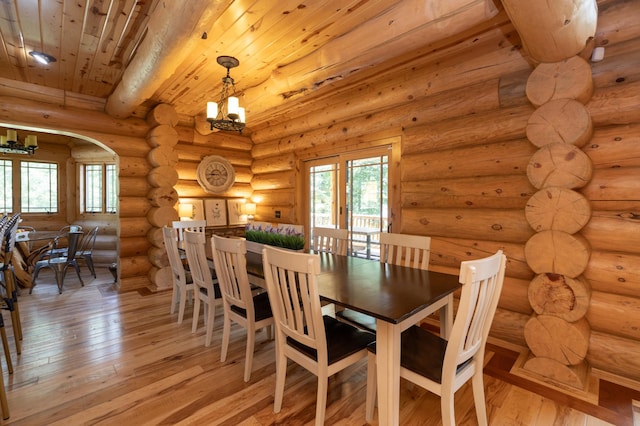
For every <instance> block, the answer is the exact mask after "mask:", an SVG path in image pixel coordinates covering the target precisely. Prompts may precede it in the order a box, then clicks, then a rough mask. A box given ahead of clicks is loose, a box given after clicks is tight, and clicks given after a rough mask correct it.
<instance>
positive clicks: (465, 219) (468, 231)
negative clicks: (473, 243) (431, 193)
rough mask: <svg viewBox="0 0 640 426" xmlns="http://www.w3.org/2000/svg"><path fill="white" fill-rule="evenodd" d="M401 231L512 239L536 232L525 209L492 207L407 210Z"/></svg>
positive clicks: (522, 240)
mask: <svg viewBox="0 0 640 426" xmlns="http://www.w3.org/2000/svg"><path fill="white" fill-rule="evenodd" d="M400 232H402V233H406V234H420V235H430V236H432V237H448V238H466V239H477V240H483V241H506V242H511V243H524V242H525V241H527V240H528V239H529V238H530V237H531V235H532V234H533V231H532V230H531V228H530V227H529V225H528V224H527V221H526V219H525V218H524V211H523V210H491V209H474V210H463V209H411V210H405V211H403V212H402V224H401V229H400Z"/></svg>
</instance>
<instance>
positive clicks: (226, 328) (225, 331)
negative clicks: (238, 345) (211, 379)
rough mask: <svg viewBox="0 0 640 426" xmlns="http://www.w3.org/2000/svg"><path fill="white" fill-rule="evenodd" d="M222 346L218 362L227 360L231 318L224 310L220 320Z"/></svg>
mask: <svg viewBox="0 0 640 426" xmlns="http://www.w3.org/2000/svg"><path fill="white" fill-rule="evenodd" d="M222 321H223V322H222V346H221V347H220V362H225V361H226V360H227V351H228V350H229V335H230V334H231V319H230V318H229V315H227V312H226V310H225V313H224V319H223V320H222Z"/></svg>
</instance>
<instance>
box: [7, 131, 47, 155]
mask: <svg viewBox="0 0 640 426" xmlns="http://www.w3.org/2000/svg"><path fill="white" fill-rule="evenodd" d="M36 149H38V137H37V136H35V135H27V137H26V138H25V139H24V142H22V143H21V142H20V141H18V132H17V131H15V130H12V129H9V130H7V134H6V136H5V135H0V152H2V153H4V154H27V155H32V154H33V153H34V152H35V151H36Z"/></svg>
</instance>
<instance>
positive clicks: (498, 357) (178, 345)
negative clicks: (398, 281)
mask: <svg viewBox="0 0 640 426" xmlns="http://www.w3.org/2000/svg"><path fill="white" fill-rule="evenodd" d="M83 278H84V279H85V287H81V286H80V284H79V282H77V279H76V280H75V281H74V280H70V281H69V285H68V286H67V285H65V288H64V291H63V294H62V295H59V294H58V292H57V287H56V286H55V284H54V283H53V282H47V281H46V280H47V279H52V276H50V277H48V278H47V275H46V274H43V275H42V280H40V279H39V281H40V284H39V285H38V286H37V287H36V288H35V289H34V292H33V294H31V295H29V294H28V291H25V290H23V291H22V292H21V295H20V309H21V314H22V315H21V316H22V325H23V332H24V340H23V351H22V355H20V356H17V355H16V354H15V351H14V352H13V353H12V356H13V359H14V368H15V372H14V373H13V374H11V375H9V374H8V373H7V372H6V366H4V368H3V372H4V374H3V377H4V380H5V384H6V387H7V395H8V399H9V406H10V410H11V413H10V414H11V417H10V418H9V419H8V420H7V421H5V424H8V425H29V426H32V425H35V426H39V425H50V424H60V425H62V424H65V425H79V424H101V425H103V424H104V425H117V426H124V425H129V424H136V425H138V424H153V425H193V424H204V425H246V426H255V425H261V426H264V425H281V424H295V425H307V424H309V425H310V424H313V422H314V417H315V409H316V389H317V378H316V377H315V376H314V375H313V374H311V373H309V372H308V371H306V370H305V369H303V368H302V367H300V366H298V365H296V364H294V363H291V362H290V363H289V366H288V370H287V380H286V386H285V395H284V401H283V405H282V410H281V412H280V413H278V414H274V413H273V393H274V389H275V363H274V360H275V355H274V350H275V342H274V341H273V340H269V339H267V336H266V333H264V332H260V333H258V334H257V336H256V347H255V352H254V361H253V371H252V373H251V380H250V381H249V382H248V383H245V382H244V381H243V370H244V362H245V359H244V358H245V345H246V331H245V330H244V329H243V328H241V327H237V326H232V329H231V337H230V344H229V352H228V357H227V360H226V361H225V362H220V351H221V348H220V345H221V334H222V310H221V309H218V310H217V312H216V314H217V315H216V319H215V324H214V333H213V341H212V344H211V346H210V347H205V346H204V340H205V330H204V326H203V319H202V314H201V315H200V321H199V328H198V330H197V332H196V333H191V316H192V314H193V306H192V305H191V304H187V309H186V313H185V320H184V322H183V323H182V324H177V314H173V315H172V314H170V310H169V308H170V306H169V305H170V300H171V293H170V292H168V291H165V292H159V293H151V292H149V291H144V290H143V291H130V292H126V293H117V292H114V291H112V289H111V287H112V284H111V282H112V280H113V277H112V276H111V274H110V273H109V271H108V270H106V269H103V270H100V269H99V270H98V278H97V279H93V278H92V277H88V276H85V275H84V274H83ZM5 320H7V323H8V325H7V327H6V329H7V333H8V334H9V341H10V343H11V340H12V338H13V337H12V330H11V327H10V322H9V321H8V316H5ZM12 348H14V346H13V345H12ZM516 358H517V354H515V355H514V354H513V352H510V351H508V350H504V351H503V350H501V349H499V348H492V349H491V356H489V355H488V356H487V359H491V361H490V363H488V365H487V369H486V371H488V372H489V374H485V397H486V401H487V412H488V416H489V423H490V424H491V425H519V424H522V425H530V424H534V425H535V424H539V425H545V426H546V425H553V424H563V425H564V424H571V425H573V424H585V425H595V426H602V425H606V424H607V423H606V422H605V421H603V420H600V419H598V418H596V417H593V416H590V415H587V414H585V413H584V412H583V411H579V410H580V409H581V408H583V409H588V408H589V406H588V405H586V404H587V402H585V401H579V402H575V401H572V400H571V399H569V397H562V398H550V397H548V396H552V397H553V396H554V394H553V393H548V395H547V394H545V392H548V390H547V389H542V388H541V387H540V386H538V385H536V384H531V383H528V382H527V381H526V380H524V379H523V378H522V377H512V375H511V374H510V372H509V368H510V366H511V365H513V362H514V360H515V359H516ZM529 387H530V388H529ZM365 388H366V361H364V360H363V361H361V362H360V363H358V364H356V365H354V366H352V367H349V368H348V369H346V370H345V371H344V372H341V373H340V374H338V375H336V376H334V377H332V378H331V379H330V382H329V393H328V397H327V408H326V420H327V422H326V423H327V424H336V425H354V424H355V425H362V424H365V421H364V410H365V407H364V405H365V390H366V389H365ZM531 389H533V390H534V391H537V393H534V392H531ZM603 389H604V390H605V391H606V395H605V396H604V397H603V398H602V400H603V403H604V404H606V407H599V409H601V410H605V411H602V412H604V413H606V416H611V417H608V418H615V419H627V418H629V419H630V418H631V414H630V412H629V414H628V417H621V416H622V413H624V412H625V410H626V408H627V405H629V407H628V408H629V410H631V407H630V402H629V403H627V402H620V400H619V399H617V394H618V393H620V392H623V390H622V389H619V388H616V387H612V386H604V388H603ZM400 391H401V400H400V419H401V423H403V424H412V425H413V424H424V425H439V424H441V419H440V399H439V398H438V397H437V396H435V395H433V394H431V393H429V392H427V391H425V390H423V389H421V388H419V387H417V386H407V384H406V383H405V382H404V381H403V383H402V384H401V388H400ZM563 398H564V399H563ZM455 412H456V418H457V423H458V424H460V425H475V424H477V420H476V415H475V406H474V402H473V393H472V390H471V387H470V386H469V385H468V384H467V385H465V386H463V388H461V389H460V390H459V391H458V393H457V394H456V397H455ZM625 421H626V420H623V421H622V422H619V423H618V422H615V424H620V425H624V426H626V425H627V424H629V425H630V423H625ZM372 424H373V425H377V418H376V419H374V421H373V423H372Z"/></svg>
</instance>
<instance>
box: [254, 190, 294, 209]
mask: <svg viewBox="0 0 640 426" xmlns="http://www.w3.org/2000/svg"><path fill="white" fill-rule="evenodd" d="M295 195H296V190H295V188H284V189H273V190H265V191H254V192H253V194H252V195H251V199H252V200H253V201H254V202H255V203H258V204H259V205H261V206H268V207H285V208H291V207H293V206H294V205H295Z"/></svg>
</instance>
